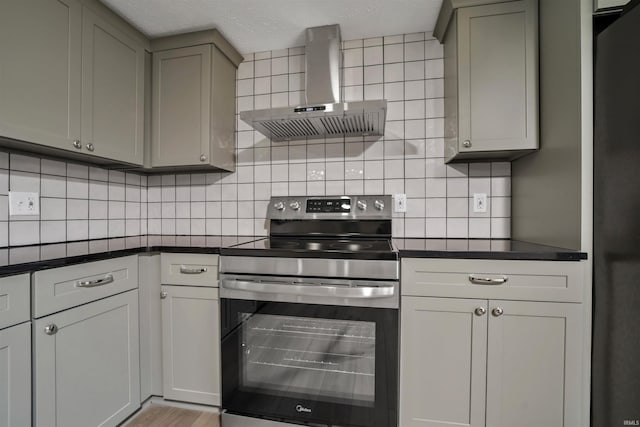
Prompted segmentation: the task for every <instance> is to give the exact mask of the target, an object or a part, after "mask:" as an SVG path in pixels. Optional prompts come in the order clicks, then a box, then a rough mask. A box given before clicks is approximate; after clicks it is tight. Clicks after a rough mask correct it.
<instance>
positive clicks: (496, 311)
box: [491, 307, 504, 317]
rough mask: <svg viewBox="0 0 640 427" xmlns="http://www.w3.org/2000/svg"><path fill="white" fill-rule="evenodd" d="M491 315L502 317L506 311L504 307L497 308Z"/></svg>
mask: <svg viewBox="0 0 640 427" xmlns="http://www.w3.org/2000/svg"><path fill="white" fill-rule="evenodd" d="M491 314H493V315H494V316H495V317H500V316H502V315H503V314H504V310H503V309H502V307H496V308H494V309H493V310H491Z"/></svg>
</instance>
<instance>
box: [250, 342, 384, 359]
mask: <svg viewBox="0 0 640 427" xmlns="http://www.w3.org/2000/svg"><path fill="white" fill-rule="evenodd" d="M249 346H250V347H251V348H259V349H261V350H271V351H286V352H293V353H308V354H321V355H324V356H337V357H350V358H353V359H370V360H375V356H367V355H360V354H345V353H331V352H328V351H312V350H297V349H293V348H280V347H270V346H266V345H249Z"/></svg>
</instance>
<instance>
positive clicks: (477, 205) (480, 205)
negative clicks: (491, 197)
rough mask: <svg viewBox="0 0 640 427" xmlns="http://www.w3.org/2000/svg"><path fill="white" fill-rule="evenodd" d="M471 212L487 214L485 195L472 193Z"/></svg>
mask: <svg viewBox="0 0 640 427" xmlns="http://www.w3.org/2000/svg"><path fill="white" fill-rule="evenodd" d="M473 212H474V213H485V212H487V193H473Z"/></svg>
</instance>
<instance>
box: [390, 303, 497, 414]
mask: <svg viewBox="0 0 640 427" xmlns="http://www.w3.org/2000/svg"><path fill="white" fill-rule="evenodd" d="M479 308H480V309H484V310H485V312H486V309H487V301H486V300H467V299H447V298H423V297H418V298H415V297H403V298H402V307H401V313H402V314H401V317H402V322H401V325H402V326H401V363H400V425H401V426H402V427H445V426H447V427H450V426H452V425H456V426H473V427H481V426H484V421H485V406H484V405H485V385H486V383H485V380H486V377H485V375H486V354H487V353H486V352H487V341H486V339H487V315H486V314H485V313H481V312H480V311H479V312H478V314H479V315H476V314H475V310H476V309H479Z"/></svg>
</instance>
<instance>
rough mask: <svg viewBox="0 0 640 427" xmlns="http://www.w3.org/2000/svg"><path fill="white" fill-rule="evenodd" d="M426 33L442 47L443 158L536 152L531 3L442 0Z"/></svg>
mask: <svg viewBox="0 0 640 427" xmlns="http://www.w3.org/2000/svg"><path fill="white" fill-rule="evenodd" d="M487 3H488V4H487ZM463 6H464V7H463ZM434 34H435V36H436V37H437V38H438V39H439V40H440V41H441V42H442V43H443V44H444V67H445V91H444V96H445V153H444V157H445V160H446V161H447V162H449V161H469V160H492V159H508V160H511V159H515V158H518V157H520V156H522V155H524V154H526V153H528V152H531V151H533V150H536V149H537V148H538V2H537V0H519V1H507V2H498V3H496V2H495V1H487V0H484V1H482V0H472V1H469V0H445V2H444V4H443V6H442V9H441V12H440V15H439V17H438V22H437V25H436V29H435V31H434Z"/></svg>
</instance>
